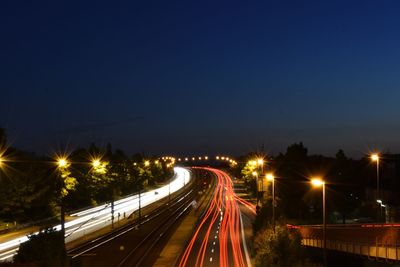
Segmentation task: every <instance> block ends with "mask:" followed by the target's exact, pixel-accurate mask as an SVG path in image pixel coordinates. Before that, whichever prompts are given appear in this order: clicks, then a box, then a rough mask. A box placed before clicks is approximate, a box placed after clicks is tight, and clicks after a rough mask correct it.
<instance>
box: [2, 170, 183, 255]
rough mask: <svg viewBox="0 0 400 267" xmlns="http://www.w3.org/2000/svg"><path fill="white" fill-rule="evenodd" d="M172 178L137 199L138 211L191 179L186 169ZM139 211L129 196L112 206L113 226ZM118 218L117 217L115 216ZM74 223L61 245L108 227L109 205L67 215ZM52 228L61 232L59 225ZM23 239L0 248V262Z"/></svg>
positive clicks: (66, 231) (109, 221) (133, 197)
mask: <svg viewBox="0 0 400 267" xmlns="http://www.w3.org/2000/svg"><path fill="white" fill-rule="evenodd" d="M174 173H175V174H174V177H173V179H172V180H171V181H170V183H169V184H167V185H164V186H162V187H159V188H157V189H154V190H151V191H147V192H143V193H142V194H141V196H140V201H141V207H145V206H147V205H150V204H152V203H154V202H156V201H158V200H160V199H162V198H165V197H168V194H169V192H170V193H171V194H172V193H174V192H176V191H178V190H179V189H181V188H182V187H183V186H184V185H187V184H188V183H189V182H190V179H191V176H190V172H189V171H188V170H187V169H184V168H180V167H175V168H174ZM138 209H139V195H138V194H136V195H133V196H130V197H126V198H123V199H120V200H117V201H115V202H114V223H115V222H117V221H118V219H123V218H124V217H123V215H124V213H125V216H126V217H128V216H129V215H130V214H132V213H133V212H135V211H136V210H138ZM118 214H119V216H118ZM70 216H72V217H76V218H75V219H73V220H71V221H68V222H66V223H65V242H66V243H68V242H71V241H73V240H76V239H78V238H81V237H83V236H85V235H87V234H89V233H93V232H94V231H97V230H99V229H102V228H104V227H106V226H109V225H111V204H110V203H107V204H104V205H100V206H97V207H94V208H89V209H86V210H82V211H79V212H76V213H72V214H70ZM53 228H55V229H56V230H61V225H60V224H59V225H56V226H54V227H53ZM33 234H38V232H35V233H33ZM27 240H28V237H27V236H26V235H24V236H20V237H17V238H15V239H12V240H9V241H7V242H4V243H1V244H0V261H10V260H12V257H13V256H14V254H15V253H16V252H17V251H18V247H19V245H20V244H21V243H23V242H26V241H27Z"/></svg>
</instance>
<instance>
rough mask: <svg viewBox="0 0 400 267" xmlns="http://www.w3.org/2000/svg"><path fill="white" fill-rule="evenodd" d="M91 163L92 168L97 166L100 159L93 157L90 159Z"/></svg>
mask: <svg viewBox="0 0 400 267" xmlns="http://www.w3.org/2000/svg"><path fill="white" fill-rule="evenodd" d="M92 165H93V167H94V168H98V167H99V166H100V160H99V159H93V160H92Z"/></svg>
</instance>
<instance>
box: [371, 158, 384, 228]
mask: <svg viewBox="0 0 400 267" xmlns="http://www.w3.org/2000/svg"><path fill="white" fill-rule="evenodd" d="M379 159H380V158H379V154H377V153H376V154H372V155H371V160H372V161H375V162H376V201H377V202H378V203H379V204H381V203H382V199H381V196H380V191H379V187H380V186H379V184H380V182H379ZM380 206H381V207H380V214H379V215H378V221H380V220H381V219H382V205H380Z"/></svg>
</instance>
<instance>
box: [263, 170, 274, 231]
mask: <svg viewBox="0 0 400 267" xmlns="http://www.w3.org/2000/svg"><path fill="white" fill-rule="evenodd" d="M265 178H266V179H267V181H269V182H272V227H273V230H274V233H275V177H274V175H273V174H272V173H267V174H266V175H265Z"/></svg>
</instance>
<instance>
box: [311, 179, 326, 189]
mask: <svg viewBox="0 0 400 267" xmlns="http://www.w3.org/2000/svg"><path fill="white" fill-rule="evenodd" d="M311 184H312V185H313V186H315V187H320V186H323V185H324V184H325V182H324V181H323V180H322V179H321V178H313V179H311Z"/></svg>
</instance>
